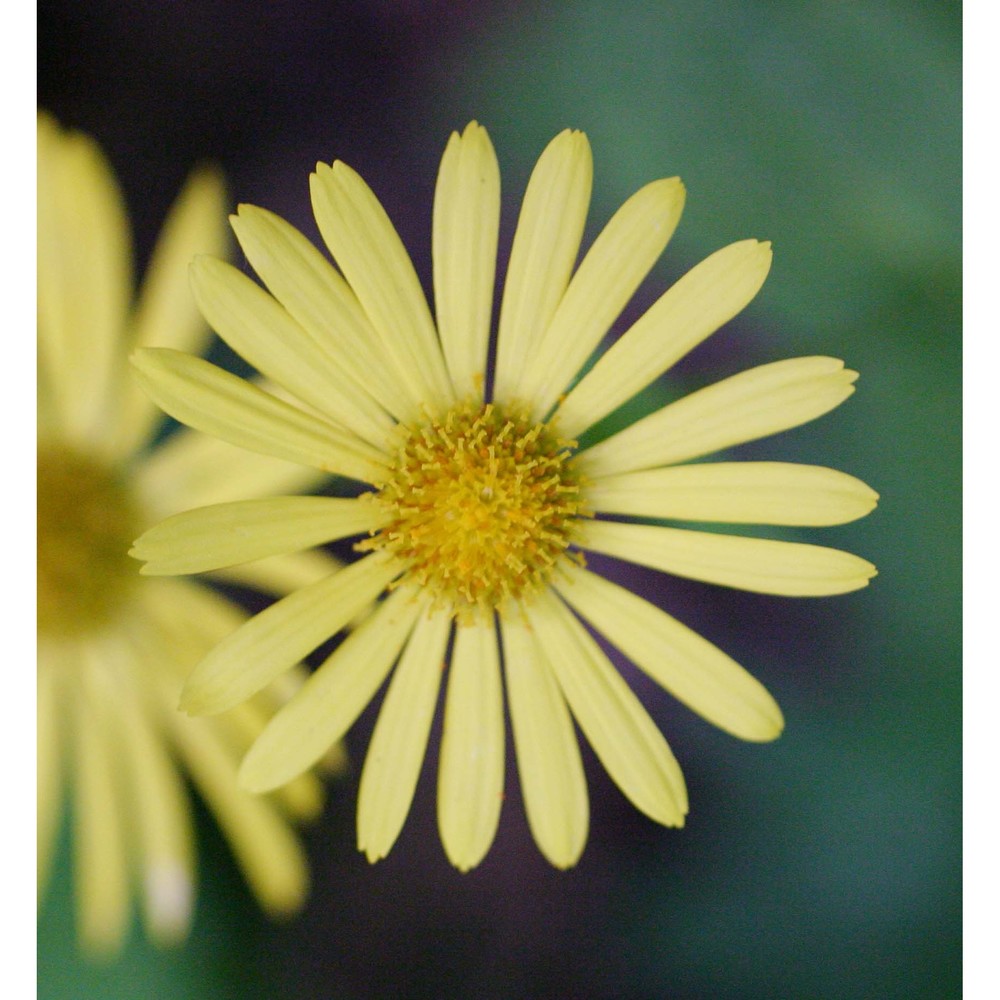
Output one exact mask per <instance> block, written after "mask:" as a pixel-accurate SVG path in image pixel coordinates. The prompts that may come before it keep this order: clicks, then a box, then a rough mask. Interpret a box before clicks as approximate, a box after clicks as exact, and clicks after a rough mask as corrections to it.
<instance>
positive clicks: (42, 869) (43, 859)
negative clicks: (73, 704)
mask: <svg viewBox="0 0 1000 1000" xmlns="http://www.w3.org/2000/svg"><path fill="white" fill-rule="evenodd" d="M67 666H69V667H70V669H72V666H73V665H72V664H67ZM58 669H59V665H58V664H53V663H45V662H44V661H43V656H42V651H41V649H39V664H38V675H37V694H36V702H35V709H36V720H37V721H36V726H35V741H36V742H35V745H36V756H35V773H36V778H37V791H36V802H35V805H36V825H35V834H36V843H37V860H36V872H37V877H38V890H39V895H40V894H41V892H42V890H43V889H44V888H45V886H46V885H47V884H48V880H49V871H50V868H51V865H52V853H53V850H54V848H55V842H56V835H57V834H58V832H59V819H60V816H61V815H62V795H63V784H64V782H63V773H62V772H63V762H62V747H61V740H62V739H63V738H64V737H63V736H62V734H63V733H64V732H65V728H66V722H65V719H64V718H63V713H64V711H65V706H63V705H62V703H61V699H60V697H59V695H60V691H59V684H58V680H59V678H58V675H57V670H58Z"/></svg>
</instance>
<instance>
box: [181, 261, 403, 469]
mask: <svg viewBox="0 0 1000 1000" xmlns="http://www.w3.org/2000/svg"><path fill="white" fill-rule="evenodd" d="M191 289H192V291H193V293H194V297H195V300H196V301H197V303H198V306H199V308H200V309H201V311H202V314H203V315H204V316H205V319H207V320H208V322H209V323H210V324H211V326H212V328H213V329H214V330H215V331H216V333H218V334H219V336H220V337H222V339H223V340H224V341H225V342H226V343H227V344H229V346H230V347H232V349H233V350H234V351H235V352H236V353H237V354H239V355H240V356H241V357H243V358H244V359H246V360H247V361H248V362H249V363H250V364H251V365H253V366H254V368H256V369H257V370H258V371H259V372H261V374H263V375H265V376H266V377H267V378H269V379H273V380H274V381H275V382H277V383H278V384H279V385H282V386H284V387H285V388H286V389H287V390H288V391H289V392H291V393H292V394H293V395H294V396H295V397H297V398H298V399H301V400H302V401H304V402H306V403H308V404H309V405H310V406H311V407H313V408H314V409H315V410H317V411H318V412H319V413H321V414H323V415H324V416H325V417H328V418H329V419H331V420H332V421H334V423H336V424H337V425H338V426H341V427H345V428H347V429H348V430H349V431H351V432H352V433H354V434H356V435H357V436H358V437H360V438H361V439H362V440H364V441H367V442H368V443H369V444H371V445H372V446H373V447H374V448H376V449H377V450H380V451H381V450H382V449H383V448H384V447H385V442H386V438H387V436H388V434H389V432H390V430H391V429H392V426H393V423H392V418H391V417H390V416H389V415H388V414H387V413H386V412H385V410H383V409H382V408H381V407H380V406H379V405H378V403H376V402H375V400H374V399H373V398H372V397H371V396H370V395H369V394H368V392H366V391H365V390H364V389H363V388H362V387H361V386H360V385H358V384H357V383H356V382H355V381H354V380H353V379H351V378H349V377H348V376H347V375H346V374H345V372H344V371H343V368H342V367H341V365H340V364H338V363H337V361H336V360H335V359H334V358H331V357H330V355H329V353H328V352H327V351H325V350H323V348H322V347H320V345H319V344H317V343H316V341H315V339H314V338H313V336H312V335H311V334H310V333H308V332H307V331H306V330H305V329H304V328H303V327H302V326H300V325H299V324H298V323H297V322H296V321H295V320H294V319H293V318H292V317H291V316H290V315H289V314H288V312H287V311H286V310H285V308H284V307H283V306H282V305H281V304H280V303H279V302H278V301H277V300H276V299H274V298H273V297H272V296H271V295H269V294H268V293H267V292H266V291H265V290H264V289H263V288H261V287H260V285H258V284H256V283H255V282H253V281H251V280H250V278H248V277H247V276H246V275H245V274H242V273H241V272H240V271H238V270H236V268H235V267H233V266H232V265H230V264H226V263H225V262H223V261H221V260H216V259H215V258H214V257H206V256H201V257H197V258H196V259H195V260H194V262H193V263H192V264H191Z"/></svg>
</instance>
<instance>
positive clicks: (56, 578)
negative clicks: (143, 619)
mask: <svg viewBox="0 0 1000 1000" xmlns="http://www.w3.org/2000/svg"><path fill="white" fill-rule="evenodd" d="M139 527H140V518H139V516H138V508H137V506H136V503H135V501H134V500H133V498H132V496H131V494H130V493H129V491H128V490H127V489H126V487H125V484H124V483H123V481H122V478H121V477H120V475H118V474H116V473H115V472H114V471H113V470H112V469H110V468H108V467H107V466H105V465H103V464H101V463H98V462H96V461H94V460H93V459H91V458H89V457H87V456H85V455H81V454H80V453H79V452H76V451H74V450H72V449H70V448H67V447H65V446H63V445H49V446H40V447H39V449H38V630H39V632H40V633H43V634H46V635H52V636H70V635H79V634H81V633H83V632H87V631H90V630H92V629H95V628H98V627H100V626H102V625H104V624H106V623H107V622H109V621H110V620H111V619H112V618H113V617H114V616H115V612H116V611H117V610H118V609H119V608H121V606H122V603H123V602H124V601H125V600H126V599H127V597H128V595H129V592H130V591H131V589H132V588H133V586H134V585H135V584H136V582H137V581H138V579H139V576H138V570H137V568H136V565H135V563H134V561H133V560H132V559H130V558H129V556H128V550H129V547H130V546H131V544H132V539H133V538H135V536H136V535H137V534H138V533H139Z"/></svg>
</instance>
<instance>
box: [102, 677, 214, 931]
mask: <svg viewBox="0 0 1000 1000" xmlns="http://www.w3.org/2000/svg"><path fill="white" fill-rule="evenodd" d="M119 696H120V697H121V698H122V712H121V745H120V747H119V754H120V758H121V760H122V762H123V765H124V772H125V774H124V777H125V779H126V781H127V782H128V788H129V805H130V812H129V815H130V816H131V818H132V827H133V829H134V832H135V840H136V859H135V861H136V866H137V868H138V871H139V873H140V876H141V879H142V886H143V894H142V895H143V920H144V923H145V926H146V930H147V932H148V934H149V936H150V938H151V939H152V940H153V941H154V942H156V943H157V944H159V945H173V944H178V943H180V942H181V941H183V940H184V938H185V937H187V934H188V930H189V928H190V926H191V914H192V909H193V905H194V891H195V872H194V869H195V852H194V842H193V834H192V830H191V816H190V803H189V801H188V796H187V790H186V788H185V787H184V783H183V781H182V780H181V778H180V776H179V775H178V773H177V769H176V767H175V766H174V763H173V761H172V760H171V759H170V756H169V755H168V754H167V752H166V748H165V746H164V743H163V742H162V740H163V737H164V735H165V734H164V733H163V732H161V731H160V719H159V718H158V717H154V716H153V715H152V713H151V711H150V708H151V706H147V705H144V704H143V703H142V702H141V701H140V700H139V698H138V697H136V695H135V694H134V693H133V692H132V691H129V690H127V689H120V691H119ZM171 710H173V708H171Z"/></svg>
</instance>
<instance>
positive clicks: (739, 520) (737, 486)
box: [587, 462, 878, 527]
mask: <svg viewBox="0 0 1000 1000" xmlns="http://www.w3.org/2000/svg"><path fill="white" fill-rule="evenodd" d="M587 502H588V503H589V504H590V505H591V506H592V507H593V509H594V510H595V511H597V512H599V513H607V514H633V515H638V516H640V517H660V518H676V519H678V520H686V521H721V522H727V523H730V524H786V525H808V526H813V527H822V526H826V525H832V524H846V523H847V522H848V521H855V520H857V519H858V518H859V517H864V515H865V514H868V513H870V512H871V510H872V509H873V508H874V507H875V504H876V503H877V502H878V494H877V493H876V492H875V491H874V490H872V489H869V487H867V486H866V485H865V484H864V483H863V482H861V480H860V479H855V478H854V476H849V475H847V474H846V473H844V472H837V471H835V470H834V469H824V468H822V467H820V466H818V465H796V464H793V463H790V462H712V463H705V464H703V465H680V466H673V467H671V468H667V469H647V470H645V471H644V472H625V473H621V474H619V475H614V476H606V477H604V478H602V479H598V480H596V481H595V482H593V483H589V484H588V486H587Z"/></svg>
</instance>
